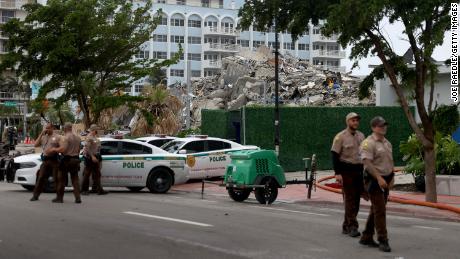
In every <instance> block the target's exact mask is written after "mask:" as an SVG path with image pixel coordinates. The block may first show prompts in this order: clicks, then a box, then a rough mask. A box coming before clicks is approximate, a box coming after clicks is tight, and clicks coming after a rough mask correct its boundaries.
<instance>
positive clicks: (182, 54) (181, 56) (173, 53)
mask: <svg viewBox="0 0 460 259" xmlns="http://www.w3.org/2000/svg"><path fill="white" fill-rule="evenodd" d="M177 53H178V52H171V58H173V57H175V56H176V55H177ZM179 59H180V60H184V52H182V53H181V54H180V56H179Z"/></svg>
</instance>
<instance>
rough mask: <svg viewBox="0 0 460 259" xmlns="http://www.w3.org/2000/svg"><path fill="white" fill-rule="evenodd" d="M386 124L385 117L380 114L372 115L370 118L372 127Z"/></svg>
mask: <svg viewBox="0 0 460 259" xmlns="http://www.w3.org/2000/svg"><path fill="white" fill-rule="evenodd" d="M386 125H388V122H386V121H385V119H384V118H383V117H382V116H377V117H374V118H373V119H372V120H371V127H372V128H374V127H383V126H386Z"/></svg>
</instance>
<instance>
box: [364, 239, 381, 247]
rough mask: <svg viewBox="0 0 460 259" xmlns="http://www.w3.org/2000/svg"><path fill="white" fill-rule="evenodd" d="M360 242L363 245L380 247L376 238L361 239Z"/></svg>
mask: <svg viewBox="0 0 460 259" xmlns="http://www.w3.org/2000/svg"><path fill="white" fill-rule="evenodd" d="M359 243H360V244H361V245H363V246H369V247H379V244H377V242H375V241H374V239H361V240H359Z"/></svg>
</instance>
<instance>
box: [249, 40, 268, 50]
mask: <svg viewBox="0 0 460 259" xmlns="http://www.w3.org/2000/svg"><path fill="white" fill-rule="evenodd" d="M262 45H265V42H264V41H258V40H255V41H253V42H252V46H253V47H254V48H257V47H259V46H262Z"/></svg>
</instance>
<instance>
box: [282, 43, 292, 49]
mask: <svg viewBox="0 0 460 259" xmlns="http://www.w3.org/2000/svg"><path fill="white" fill-rule="evenodd" d="M283 48H284V49H290V50H294V49H295V48H294V44H292V42H284V43H283Z"/></svg>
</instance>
